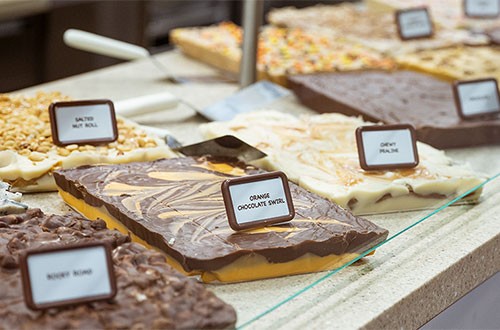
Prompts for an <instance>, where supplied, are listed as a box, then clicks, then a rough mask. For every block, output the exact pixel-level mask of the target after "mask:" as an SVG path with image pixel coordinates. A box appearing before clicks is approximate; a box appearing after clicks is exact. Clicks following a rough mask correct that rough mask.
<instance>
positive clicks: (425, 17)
mask: <svg viewBox="0 0 500 330" xmlns="http://www.w3.org/2000/svg"><path fill="white" fill-rule="evenodd" d="M396 24H397V27H398V33H399V37H400V38H401V39H402V40H411V39H419V38H428V37H431V36H432V34H433V26H432V21H431V17H430V15H429V11H428V10H427V8H426V7H422V8H412V9H404V10H398V11H396Z"/></svg>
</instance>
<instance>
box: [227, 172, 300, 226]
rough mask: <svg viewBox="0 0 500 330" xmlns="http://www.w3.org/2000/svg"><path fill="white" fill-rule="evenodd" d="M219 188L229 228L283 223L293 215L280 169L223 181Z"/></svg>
mask: <svg viewBox="0 0 500 330" xmlns="http://www.w3.org/2000/svg"><path fill="white" fill-rule="evenodd" d="M222 189H223V196H224V199H225V200H224V202H225V204H226V210H227V211H228V212H227V213H228V220H229V222H230V225H231V227H232V228H233V229H236V230H238V229H244V228H246V227H250V226H251V227H259V226H263V225H266V224H269V222H270V221H271V222H272V223H277V222H284V221H288V220H291V219H292V218H293V216H294V208H293V203H292V200H291V196H290V190H289V186H288V181H287V179H286V176H284V174H283V173H282V172H273V173H267V174H261V175H254V176H248V177H243V178H237V179H233V180H227V181H226V182H225V183H223V187H222Z"/></svg>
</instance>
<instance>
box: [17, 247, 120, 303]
mask: <svg viewBox="0 0 500 330" xmlns="http://www.w3.org/2000/svg"><path fill="white" fill-rule="evenodd" d="M20 267H21V277H22V281H23V291H24V299H25V302H26V305H27V306H28V307H29V308H31V309H34V310H39V309H45V308H52V307H59V306H65V305H74V304H78V303H87V302H91V301H96V300H104V299H110V298H112V297H114V296H115V295H116V290H117V289H116V282H115V281H116V280H115V276H114V272H113V263H112V260H111V252H110V248H109V246H108V245H106V244H105V243H87V244H78V245H71V246H61V247H56V248H49V249H42V250H31V251H28V252H27V253H26V254H24V255H22V256H21V258H20Z"/></svg>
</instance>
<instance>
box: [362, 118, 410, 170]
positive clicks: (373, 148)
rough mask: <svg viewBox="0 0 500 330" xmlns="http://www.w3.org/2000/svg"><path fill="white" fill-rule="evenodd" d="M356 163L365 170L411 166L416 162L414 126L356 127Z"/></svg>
mask: <svg viewBox="0 0 500 330" xmlns="http://www.w3.org/2000/svg"><path fill="white" fill-rule="evenodd" d="M356 143H357V146H358V155H359V163H360V166H361V168H362V169H364V170H388V169H398V168H412V167H415V166H417V165H418V152H417V143H416V139H415V129H414V128H413V126H411V125H403V124H402V125H373V126H362V127H358V128H357V129H356Z"/></svg>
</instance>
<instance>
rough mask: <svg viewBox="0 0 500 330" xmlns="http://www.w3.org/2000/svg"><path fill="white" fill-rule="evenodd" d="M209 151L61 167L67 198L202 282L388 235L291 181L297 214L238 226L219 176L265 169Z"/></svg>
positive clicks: (348, 252)
mask: <svg viewBox="0 0 500 330" xmlns="http://www.w3.org/2000/svg"><path fill="white" fill-rule="evenodd" d="M262 172H263V171H262V170H258V169H256V168H254V167H252V166H249V165H244V164H241V163H234V162H230V161H227V160H225V161H223V162H221V160H215V159H207V158H191V157H186V158H177V159H164V160H158V161H154V162H143V163H131V164H123V165H110V166H84V167H80V168H77V169H70V170H60V171H57V172H56V173H55V174H54V175H55V179H56V182H57V185H58V187H59V192H60V194H61V196H62V197H63V199H64V200H65V201H66V202H67V203H68V204H69V205H71V206H72V207H73V208H75V209H76V210H78V211H79V212H81V213H82V214H83V215H85V216H86V217H88V218H90V219H97V218H100V219H104V220H105V221H107V222H108V226H109V227H111V228H117V229H119V230H121V231H123V232H124V233H129V234H130V235H131V236H132V237H133V239H135V240H137V241H139V242H142V243H143V244H145V245H147V246H151V247H154V248H156V249H158V250H160V251H163V252H164V253H166V255H167V259H168V261H169V262H170V263H171V264H172V265H174V267H176V268H177V269H178V270H180V271H182V272H184V273H186V274H189V275H200V276H201V278H202V280H203V281H205V282H211V281H220V282H237V281H247V280H256V279H262V278H269V277H277V276H284V275H291V274H301V273H307V272H315V271H321V270H326V269H332V268H336V267H338V266H340V265H342V264H344V263H345V262H347V261H349V260H351V259H353V258H354V257H356V256H358V255H359V253H361V252H363V251H365V250H366V249H367V248H370V247H372V246H374V245H375V244H377V243H379V242H381V241H383V240H384V239H385V238H386V237H387V234H388V232H387V230H385V229H382V228H380V227H378V226H376V225H375V224H373V223H371V222H369V221H367V220H365V219H362V218H359V217H355V216H354V215H352V214H351V213H350V212H347V211H345V210H343V209H342V208H340V207H339V206H338V205H336V204H334V203H332V202H329V201H327V200H326V199H323V198H321V197H319V196H317V195H315V194H312V193H309V192H307V191H305V190H304V189H302V188H300V187H298V186H297V185H295V184H290V189H291V194H292V198H293V203H294V206H295V212H296V216H295V218H294V219H293V220H292V221H291V222H289V223H286V224H281V225H273V226H268V227H264V228H259V229H253V230H247V231H240V232H235V231H233V230H232V229H231V228H230V227H229V224H228V221H227V216H226V213H225V208H224V202H223V198H222V193H221V183H222V182H223V181H224V180H226V179H228V178H233V177H238V176H243V175H248V174H257V173H262Z"/></svg>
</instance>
